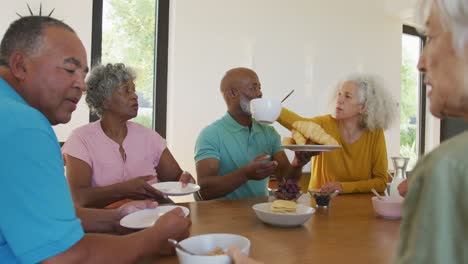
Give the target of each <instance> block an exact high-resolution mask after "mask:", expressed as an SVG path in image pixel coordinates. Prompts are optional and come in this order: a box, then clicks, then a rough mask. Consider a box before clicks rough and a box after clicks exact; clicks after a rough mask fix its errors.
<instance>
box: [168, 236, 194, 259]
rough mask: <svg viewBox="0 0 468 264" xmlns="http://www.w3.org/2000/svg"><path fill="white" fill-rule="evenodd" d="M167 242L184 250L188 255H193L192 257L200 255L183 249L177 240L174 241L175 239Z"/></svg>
mask: <svg viewBox="0 0 468 264" xmlns="http://www.w3.org/2000/svg"><path fill="white" fill-rule="evenodd" d="M167 241H169V243H170V244H171V245H173V246H174V247H176V248H178V249H180V250H182V251H183V252H185V253H187V254H189V255H192V256H195V255H198V254H195V253H193V252H191V251H190V250H188V249H186V248H184V247H182V246H181V245H180V244H179V242H177V240H174V239H172V238H169V239H168V240H167Z"/></svg>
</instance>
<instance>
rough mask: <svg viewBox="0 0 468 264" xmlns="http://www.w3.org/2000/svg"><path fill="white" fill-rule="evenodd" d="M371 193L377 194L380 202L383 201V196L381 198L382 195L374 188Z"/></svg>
mask: <svg viewBox="0 0 468 264" xmlns="http://www.w3.org/2000/svg"><path fill="white" fill-rule="evenodd" d="M371 191H372V192H373V193H374V194H375V196H377V198H378V199H379V200H383V198H382V196H380V194H379V193H378V192H377V191H376V190H375V189H374V188H372V189H371Z"/></svg>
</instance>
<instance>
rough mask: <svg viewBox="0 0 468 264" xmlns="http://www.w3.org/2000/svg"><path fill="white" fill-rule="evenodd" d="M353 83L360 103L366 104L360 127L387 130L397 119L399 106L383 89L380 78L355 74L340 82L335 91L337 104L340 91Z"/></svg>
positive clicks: (334, 97)
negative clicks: (345, 85) (345, 84)
mask: <svg viewBox="0 0 468 264" xmlns="http://www.w3.org/2000/svg"><path fill="white" fill-rule="evenodd" d="M346 82H351V83H353V84H355V85H356V86H357V87H358V95H359V102H360V103H361V104H364V107H365V112H364V113H362V114H361V120H360V126H361V127H362V128H364V129H369V130H376V129H383V130H385V129H387V128H389V127H390V125H391V124H392V122H393V120H394V119H395V115H396V109H397V104H396V102H395V101H394V99H393V97H392V96H391V95H390V93H388V92H387V90H385V88H384V87H383V82H382V80H381V78H380V77H378V76H376V75H371V74H362V73H355V74H351V75H349V76H348V77H346V78H344V79H342V80H340V81H339V82H338V83H337V85H336V86H335V89H334V90H333V92H334V93H333V97H332V98H333V101H334V102H336V99H337V95H338V91H339V90H340V89H341V87H342V86H343V84H344V83H346Z"/></svg>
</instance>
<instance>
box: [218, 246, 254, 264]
mask: <svg viewBox="0 0 468 264" xmlns="http://www.w3.org/2000/svg"><path fill="white" fill-rule="evenodd" d="M226 253H227V255H228V256H229V257H231V258H232V260H233V263H234V264H262V262H258V261H256V260H254V259H252V258H249V257H248V256H247V255H245V254H244V253H242V252H241V251H240V249H239V248H238V247H231V248H229V249H228V251H227V252H226Z"/></svg>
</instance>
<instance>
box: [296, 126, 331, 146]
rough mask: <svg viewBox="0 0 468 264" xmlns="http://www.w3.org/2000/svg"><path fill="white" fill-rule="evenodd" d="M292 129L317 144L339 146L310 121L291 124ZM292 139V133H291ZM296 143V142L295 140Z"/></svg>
mask: <svg viewBox="0 0 468 264" xmlns="http://www.w3.org/2000/svg"><path fill="white" fill-rule="evenodd" d="M293 127H294V128H295V129H296V130H297V131H299V132H301V133H302V134H303V135H304V137H306V138H308V139H310V140H312V141H314V142H317V143H318V144H323V145H339V144H338V141H336V139H334V138H333V137H332V136H330V135H329V134H327V132H325V130H323V128H322V127H321V126H319V125H318V124H316V123H314V122H312V121H296V122H294V123H293ZM293 137H294V132H293ZM296 142H297V140H296Z"/></svg>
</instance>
